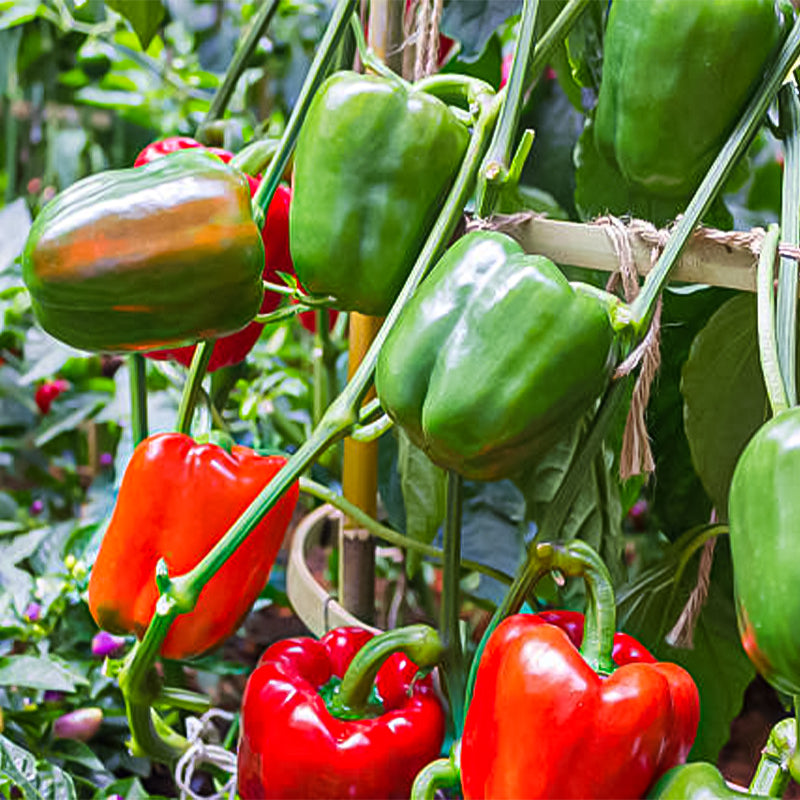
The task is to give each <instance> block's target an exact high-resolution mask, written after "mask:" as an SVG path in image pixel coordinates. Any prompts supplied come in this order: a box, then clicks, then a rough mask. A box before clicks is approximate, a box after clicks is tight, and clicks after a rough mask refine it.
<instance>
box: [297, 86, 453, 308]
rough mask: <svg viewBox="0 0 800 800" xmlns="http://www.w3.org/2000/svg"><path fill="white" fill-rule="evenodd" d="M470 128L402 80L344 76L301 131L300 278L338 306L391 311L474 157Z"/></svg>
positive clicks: (318, 100)
mask: <svg viewBox="0 0 800 800" xmlns="http://www.w3.org/2000/svg"><path fill="white" fill-rule="evenodd" d="M468 141H469V134H468V132H467V128H466V126H465V125H464V124H463V123H462V122H461V121H460V120H459V119H458V118H457V117H456V116H455V114H453V112H452V111H451V110H450V109H449V108H448V107H447V106H446V105H445V104H444V103H443V102H441V101H440V100H438V99H437V98H435V97H433V96H431V95H429V94H426V93H424V92H422V91H418V90H415V89H414V88H413V87H411V88H408V87H407V86H405V85H403V84H402V83H401V82H400V81H399V80H398V81H391V80H388V79H386V78H382V77H377V76H374V75H358V74H356V73H353V72H339V73H336V74H335V75H332V76H331V77H330V78H328V80H327V81H326V82H325V83H324V84H323V85H322V87H321V88H320V90H319V92H318V93H317V95H316V96H315V97H314V100H313V102H312V104H311V107H310V108H309V111H308V115H307V117H306V120H305V122H304V124H303V127H302V129H301V131H300V136H299V138H298V141H297V150H296V152H295V159H294V173H293V178H292V186H293V192H294V195H293V199H292V208H291V212H290V216H289V241H290V246H291V251H292V259H293V261H294V267H295V270H296V271H297V277H298V278H299V279H300V282H301V283H302V284H303V286H304V287H305V288H306V289H307V290H308V291H310V292H314V293H317V294H323V295H331V296H333V297H334V298H335V300H336V303H335V306H336V307H337V308H340V309H343V310H348V311H360V312H361V313H363V314H375V315H382V314H386V313H387V312H388V311H389V309H390V308H391V305H392V303H393V302H394V299H395V297H396V296H397V294H398V293H399V291H400V289H401V288H402V286H403V283H404V282H405V279H406V277H407V276H408V273H409V272H410V271H411V267H412V266H413V264H414V261H415V259H416V257H417V254H418V251H419V250H420V248H421V246H422V243H423V242H424V240H425V237H426V236H427V235H428V232H429V231H430V228H431V227H432V225H433V223H434V221H435V219H436V215H437V214H438V213H439V210H440V208H441V204H442V201H443V199H444V197H445V195H446V193H447V191H448V190H449V188H450V186H451V184H452V182H453V180H454V178H455V175H456V173H457V171H458V168H459V165H460V164H461V159H462V157H463V155H464V153H465V151H466V148H467V143H468Z"/></svg>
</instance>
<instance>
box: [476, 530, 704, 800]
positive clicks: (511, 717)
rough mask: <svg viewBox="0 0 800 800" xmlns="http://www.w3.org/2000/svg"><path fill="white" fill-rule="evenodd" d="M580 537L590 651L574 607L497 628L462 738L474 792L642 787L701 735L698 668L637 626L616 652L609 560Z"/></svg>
mask: <svg viewBox="0 0 800 800" xmlns="http://www.w3.org/2000/svg"><path fill="white" fill-rule="evenodd" d="M548 547H551V548H555V547H556V545H548ZM569 548H570V549H569V552H568V553H567V555H566V556H565V558H572V559H575V558H577V559H585V561H586V563H587V565H588V566H587V570H591V571H590V572H588V571H587V572H586V573H585V574H584V579H585V580H586V581H587V586H588V587H589V590H588V591H587V614H586V618H585V623H586V624H585V627H586V631H585V632H584V637H583V643H582V645H581V650H578V649H577V647H576V646H575V644H574V643H573V641H571V639H570V636H569V634H568V633H566V632H565V630H564V629H563V627H562V625H563V626H566V627H568V622H569V621H568V620H567V621H565V619H564V617H563V616H561V617H560V618H559V617H558V616H556V619H555V621H556V623H557V625H552V624H548V623H547V621H546V620H544V619H542V618H541V617H538V618H537V615H535V614H516V615H513V616H510V617H508V618H507V619H505V620H504V621H503V622H501V623H500V624H499V625H498V627H497V628H496V629H495V630H494V632H493V633H492V634H491V636H490V637H489V640H488V642H487V644H486V647H485V649H484V651H483V654H482V656H481V660H480V665H479V667H478V672H477V678H476V681H475V688H474V694H473V696H472V702H471V704H470V706H469V710H468V712H467V717H466V721H465V726H464V734H463V738H462V746H461V781H462V787H463V790H464V797H465V798H466V800H472V798H489V797H493V798H500V797H502V798H519V799H520V800H522V798H563V799H564V800H567V799H568V798H581V799H582V800H588V799H589V798H618V799H619V800H622V798H638V797H642V796H643V795H644V793H645V792H646V791H647V789H648V787H650V786H651V785H652V784H653V783H654V781H655V780H656V779H658V778H659V776H661V775H662V774H663V773H664V772H666V771H667V770H668V769H670V768H671V767H673V766H675V765H676V764H679V763H682V762H683V761H685V759H686V756H687V755H688V753H689V750H690V749H691V747H692V744H693V743H694V737H695V735H696V732H697V724H698V721H699V716H700V711H699V695H698V692H697V687H696V686H695V684H694V682H693V681H692V678H691V677H690V675H689V674H688V673H687V672H686V671H685V670H684V669H682V668H681V667H679V666H678V665H676V664H670V663H661V662H656V661H655V660H654V659H653V657H652V656H651V655H650V654H649V653H648V652H647V651H646V650H645V649H644V648H641V650H640V651H639V652H637V649H636V647H637V646H638V643H637V642H636V641H635V640H631V639H630V637H627V638H626V639H623V640H619V639H617V642H618V643H619V645H620V647H619V648H618V650H617V658H618V661H617V663H616V664H615V663H614V661H613V660H612V657H611V653H612V648H613V645H614V640H615V636H614V599H613V592H611V589H610V586H611V584H610V579H609V578H608V573H607V570H606V569H605V567H604V566H603V564H602V561H601V560H600V559H599V557H598V556H597V555H596V554H595V553H594V551H592V550H591V548H589V547H588V546H587V545H584V544H583V543H581V542H571V543H570V545H569ZM568 574H576V573H575V572H574V571H572V572H568ZM598 587H599V588H598ZM573 635H574V633H573ZM639 647H640V646H639ZM618 664H622V665H621V666H618Z"/></svg>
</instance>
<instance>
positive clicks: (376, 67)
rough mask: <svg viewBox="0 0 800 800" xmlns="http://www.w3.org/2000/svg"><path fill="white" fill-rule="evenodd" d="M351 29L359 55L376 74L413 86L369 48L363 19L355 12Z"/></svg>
mask: <svg viewBox="0 0 800 800" xmlns="http://www.w3.org/2000/svg"><path fill="white" fill-rule="evenodd" d="M350 30H352V31H353V36H354V38H355V40H356V50H358V57H359V58H360V59H361V63H362V64H363V65H364V66H365V67H366V68H367V69H369V70H371V71H372V72H374V73H375V74H376V75H380V76H381V77H382V78H386V79H387V80H390V81H394V82H395V83H396V84H398V85H399V86H404V87H406V88H409V87H410V86H411V84H410V83H409V82H408V81H406V80H404V79H403V78H402V77H401V76H400V75H398V74H397V73H396V72H395V71H394V70H393V69H391V67H387V66H386V64H384V63H383V61H381V60H380V59H379V58H377V57H376V56H375V54H374V53H373V52H372V50H370V49H369V46H368V45H367V40H366V39H365V38H364V31H363V29H362V28H361V20H360V19H359V18H358V14H353V15H352V17H350Z"/></svg>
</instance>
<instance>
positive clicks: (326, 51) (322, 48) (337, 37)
mask: <svg viewBox="0 0 800 800" xmlns="http://www.w3.org/2000/svg"><path fill="white" fill-rule="evenodd" d="M356 3H357V0H338V2H337V4H336V8H335V9H334V11H333V16H332V17H331V21H330V22H329V23H328V27H327V28H326V29H325V34H324V36H323V37H322V40H321V41H320V43H319V45H318V47H317V52H316V54H315V56H314V60H313V61H312V62H311V66H310V67H309V70H308V74H307V75H306V79H305V81H304V82H303V88H302V89H301V90H300V96H299V97H298V98H297V102H296V103H295V105H294V108H293V109H292V113H291V115H290V117H289V120H288V122H287V123H286V128H285V129H284V131H283V136H281V141H280V144H279V145H278V149H277V151H276V152H275V156H274V157H273V159H272V161H270V162H269V166H268V167H267V170H266V172H265V173H264V177H263V178H262V179H261V184H260V185H259V187H258V191H257V192H256V193H255V196H254V197H253V217H254V218H255V220H256V223H257V224H258V226H259V228H260V227H261V226H262V225H263V224H264V219H265V217H266V214H267V209H268V208H269V204H270V203H271V202H272V196H273V195H274V194H275V189H277V188H278V184H279V183H280V180H281V177H282V176H283V172H284V170H285V169H286V164H287V163H288V162H289V156H290V155H291V152H292V150H293V148H294V145H295V142H296V141H297V136H298V135H299V133H300V126H301V125H302V124H303V120H304V119H305V117H306V113H307V112H308V107H309V106H310V105H311V100H312V99H313V98H314V95H315V94H316V91H317V89H318V88H319V87H320V84H321V83H322V81H323V80H324V79H325V74H326V72H327V70H328V66H329V64H330V63H331V60H332V59H333V58H334V57H335V55H336V48H337V47H338V46H339V42H340V41H341V39H342V37H343V36H344V34H345V31H346V30H347V26H348V25H349V24H350V17H351V16H352V14H353V12H354V11H355V8H356Z"/></svg>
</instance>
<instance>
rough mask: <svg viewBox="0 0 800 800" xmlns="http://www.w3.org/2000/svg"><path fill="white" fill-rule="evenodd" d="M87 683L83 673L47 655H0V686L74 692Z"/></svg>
mask: <svg viewBox="0 0 800 800" xmlns="http://www.w3.org/2000/svg"><path fill="white" fill-rule="evenodd" d="M83 685H88V681H87V680H86V678H84V677H83V675H79V674H78V673H76V672H73V671H72V670H70V669H69V668H68V667H67V666H66V665H65V664H63V663H62V662H61V661H60V660H56V659H54V658H52V657H48V656H29V655H19V656H5V657H0V686H24V687H25V688H26V689H42V690H47V689H51V690H53V691H57V692H74V691H76V689H77V687H78V686H83Z"/></svg>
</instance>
